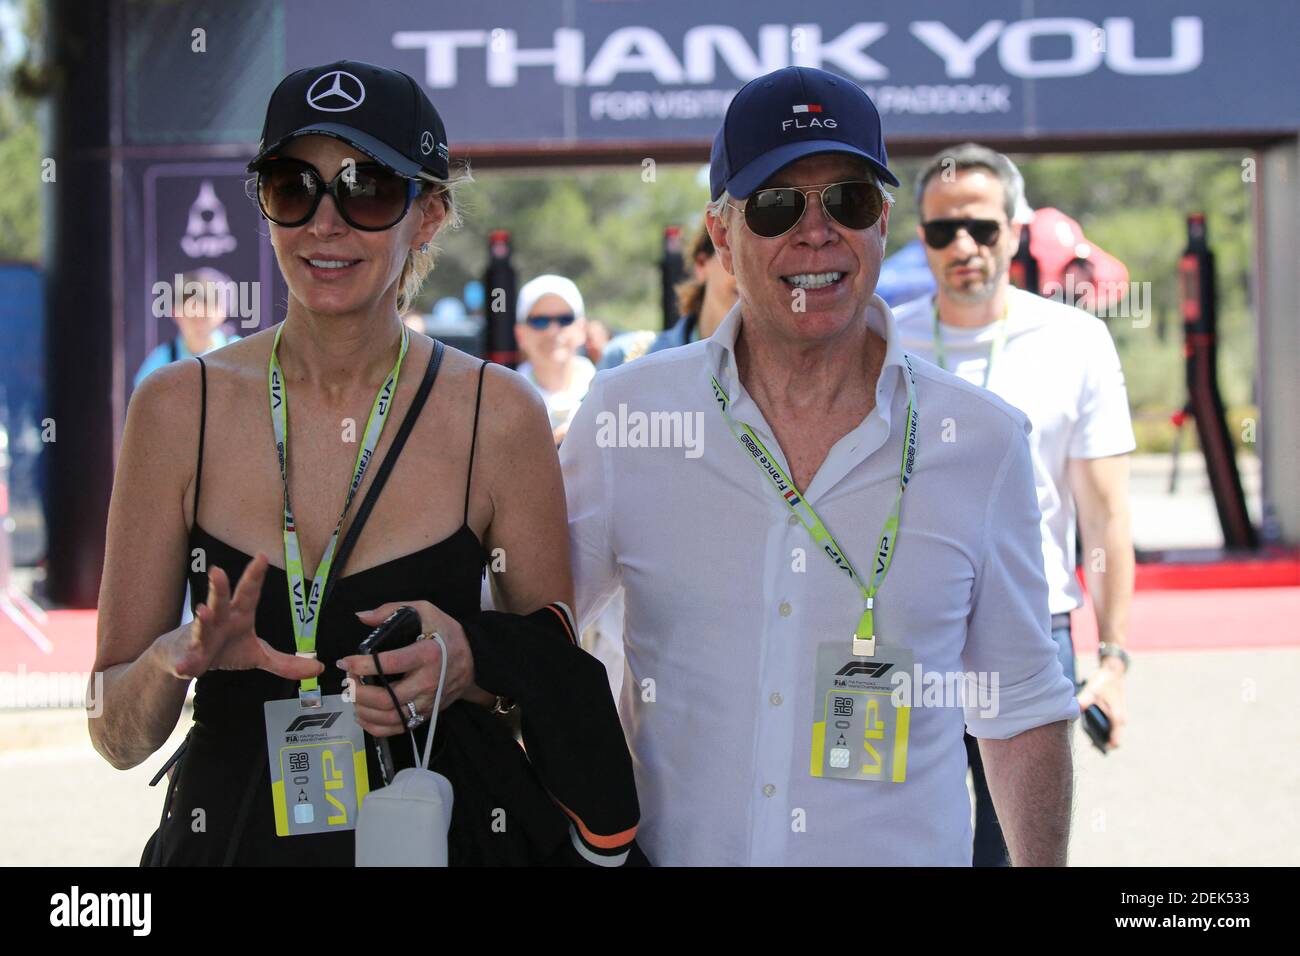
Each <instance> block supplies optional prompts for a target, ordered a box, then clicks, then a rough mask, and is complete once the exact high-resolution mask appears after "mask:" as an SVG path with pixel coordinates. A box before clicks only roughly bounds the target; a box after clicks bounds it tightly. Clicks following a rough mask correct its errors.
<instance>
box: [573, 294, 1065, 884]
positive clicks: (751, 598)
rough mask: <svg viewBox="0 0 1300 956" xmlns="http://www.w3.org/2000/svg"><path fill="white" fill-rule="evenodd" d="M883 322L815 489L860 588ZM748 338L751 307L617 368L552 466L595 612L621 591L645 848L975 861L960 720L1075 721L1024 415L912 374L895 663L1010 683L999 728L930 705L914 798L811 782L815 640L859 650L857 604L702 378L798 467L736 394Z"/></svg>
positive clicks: (879, 520) (902, 791) (878, 507)
mask: <svg viewBox="0 0 1300 956" xmlns="http://www.w3.org/2000/svg"><path fill="white" fill-rule="evenodd" d="M866 320H867V322H868V323H869V325H870V327H871V328H872V329H874V330H875V331H876V332H878V333H879V334H880V335H882V336H883V337H884V338H885V340H886V342H887V352H886V357H885V362H884V367H883V369H882V371H881V374H880V378H879V383H878V385H877V388H876V407H875V409H874V410H873V411H872V412H871V413H870V414H869V415H867V417H866V418H865V419H864V420H863V421H862V422H861V423H860V424H859V425H858V426H857V427H856V428H854V429H853V430H852V431H850V432H849V433H848V434H846V435H844V436H843V437H842V438H841V439H840V440H839V441H838V442H836V443H835V445H834V446H833V447H832V448H831V450H830V452H829V454H828V455H827V456H826V460H825V461H824V462H823V463H822V465H821V467H820V468H819V469H818V471H817V474H816V476H815V477H814V478H813V480H812V483H811V484H810V485H809V486H808V488H806V489H804V494H803V496H804V498H805V499H807V500H808V501H809V502H810V503H811V504H812V506H813V507H814V508H815V509H816V510H817V512H818V513H819V514H820V515H821V518H822V520H823V521H824V522H825V523H826V525H827V527H828V528H829V529H830V531H831V533H832V534H833V535H835V537H836V539H837V540H838V541H839V543H840V545H841V546H842V547H843V549H844V550H845V551H846V552H847V554H848V556H849V558H850V560H851V561H852V562H853V564H854V566H855V567H856V568H857V569H858V570H859V571H860V572H861V573H863V574H868V573H869V572H870V570H871V568H872V563H873V560H874V550H875V545H876V541H877V539H878V537H879V535H880V531H881V528H882V526H883V524H884V521H885V517H886V515H887V513H888V511H889V508H890V506H891V504H892V502H893V497H894V492H895V489H896V488H897V486H898V473H899V464H900V461H901V456H902V451H903V425H904V423H905V421H906V406H907V394H906V385H905V384H904V376H905V375H906V371H905V367H904V364H903V353H902V350H901V347H900V345H899V341H898V334H897V331H896V330H895V328H894V323H893V318H892V316H891V315H890V312H889V308H888V306H886V305H885V303H884V302H883V301H882V300H881V299H880V298H878V297H873V298H872V300H871V302H870V305H869V306H868V309H867V317H866ZM741 322H742V317H741V315H740V306H739V305H738V306H737V307H736V308H734V309H733V310H732V311H731V313H730V314H729V315H728V316H727V318H726V319H725V320H724V322H723V323H722V325H721V326H720V327H719V328H718V330H717V331H716V332H715V333H714V335H713V336H712V337H711V338H709V339H707V340H704V341H700V342H696V343H693V344H691V345H686V346H683V347H680V348H675V349H669V350H665V351H662V352H657V353H655V354H653V355H649V356H647V357H645V358H643V359H640V360H638V361H636V362H634V363H631V364H629V365H625V366H622V367H620V368H617V369H612V370H610V371H608V372H602V373H601V374H600V375H598V376H597V378H596V380H595V382H594V383H593V386H592V388H591V391H590V393H589V394H588V397H587V399H586V401H585V402H584V403H583V405H582V408H581V409H580V410H579V412H578V415H577V416H576V417H575V419H574V421H573V424H572V425H571V426H570V429H569V433H568V437H567V438H566V439H565V441H564V444H563V445H562V447H561V451H560V459H561V463H562V465H563V468H564V477H565V486H566V493H567V497H568V510H569V526H570V535H571V541H572V551H573V560H574V571H575V583H576V586H577V603H578V613H579V616H580V618H582V620H583V622H584V623H585V622H586V621H590V620H591V619H592V617H593V616H594V615H595V614H596V613H598V612H599V610H600V609H601V607H602V606H603V605H604V604H605V602H606V601H608V600H609V598H610V596H611V595H612V594H613V593H614V592H615V591H616V590H617V589H618V587H619V586H620V585H622V586H623V587H624V588H625V589H626V612H625V623H624V632H623V638H624V651H625V671H624V680H623V691H622V696H621V701H620V712H621V713H622V717H623V721H624V727H625V729H626V731H627V735H628V743H629V747H630V749H631V751H632V756H633V761H634V765H635V769H636V776H637V787H638V793H639V796H640V801H641V810H642V824H641V829H640V832H639V835H638V839H639V840H640V842H641V845H642V846H643V848H644V849H645V851H646V853H647V855H648V856H649V857H650V859H651V861H652V862H654V863H656V864H659V865H688V864H715V865H747V864H753V865H777V864H795V865H816V864H847V865H858V864H880V865H900V864H904V865H906V864H926V865H933V864H950V865H969V864H970V861H971V827H970V806H969V800H968V796H967V791H966V783H965V778H966V752H965V748H964V746H963V744H962V731H963V729H964V727H968V728H969V729H970V732H971V733H973V734H974V735H976V736H978V737H990V738H1007V737H1011V736H1014V735H1016V734H1019V733H1021V732H1023V731H1026V730H1029V729H1031V728H1033V727H1037V726H1040V725H1043V724H1047V723H1052V722H1055V721H1060V720H1069V719H1073V718H1076V717H1077V716H1078V706H1077V705H1076V704H1075V701H1074V694H1073V688H1072V687H1071V685H1070V683H1069V681H1068V680H1066V678H1065V677H1064V676H1063V675H1062V673H1061V667H1060V664H1059V663H1058V662H1057V656H1056V648H1055V645H1054V644H1053V643H1052V640H1051V637H1050V629H1049V614H1048V609H1047V586H1046V582H1045V579H1044V575H1043V561H1042V550H1041V544H1040V540H1039V528H1038V525H1039V513H1038V505H1037V501H1036V498H1035V493H1034V480H1033V474H1032V471H1031V468H1030V459H1029V446H1028V442H1027V440H1026V433H1027V431H1028V425H1027V422H1026V419H1025V416H1024V415H1023V414H1021V413H1020V412H1018V411H1016V410H1015V409H1014V408H1012V407H1011V406H1009V405H1007V404H1006V403H1005V402H1003V401H1002V400H1000V399H998V398H997V397H996V396H994V395H992V394H990V393H988V392H985V391H983V390H982V389H979V388H976V387H974V386H972V385H968V384H967V383H965V382H963V381H961V380H960V379H958V378H957V377H955V376H953V375H950V374H948V373H946V372H943V371H940V370H939V369H937V368H935V367H934V366H932V365H928V364H926V363H921V362H914V363H913V364H914V366H915V367H916V390H917V404H918V411H919V415H920V423H919V430H918V449H917V458H916V467H915V471H914V472H913V476H912V479H911V481H910V483H909V485H908V488H907V492H906V494H905V496H904V500H903V508H902V520H901V523H900V529H899V536H898V539H897V545H896V547H895V553H894V558H893V564H892V567H891V569H890V571H889V575H888V577H887V578H886V580H885V582H884V584H883V585H882V586H881V588H880V591H879V593H878V594H877V596H876V601H875V621H876V632H877V641H878V644H879V645H880V646H881V647H882V648H883V647H887V646H889V645H890V644H891V643H896V644H899V645H905V646H906V647H907V648H908V649H910V651H911V653H912V655H913V656H914V658H915V661H916V664H917V665H919V666H920V667H921V668H923V670H924V672H925V673H929V672H937V673H939V674H956V673H959V672H983V673H984V674H986V675H996V677H997V680H998V691H999V693H998V696H997V703H998V712H997V714H996V715H993V714H991V713H989V712H988V711H989V708H987V707H985V708H983V709H981V708H980V707H979V706H978V704H977V702H974V701H972V702H971V703H970V706H967V707H962V706H961V705H960V704H958V705H956V706H951V705H950V706H942V704H943V703H944V701H942V700H939V699H934V700H932V703H933V704H936V706H919V705H920V704H921V703H922V701H921V700H920V699H914V700H913V708H912V712H911V731H910V735H909V744H908V766H907V777H906V780H905V782H903V783H897V784H894V783H879V782H874V781H873V782H863V781H853V780H837V779H830V778H815V777H812V776H811V775H810V774H809V754H810V748H811V740H812V724H813V715H814V697H815V695H814V687H813V683H814V670H815V657H816V652H817V645H818V643H819V642H821V641H825V640H840V641H843V643H844V647H845V651H846V654H847V653H848V652H849V650H850V642H851V637H852V634H853V629H854V627H855V625H856V624H857V622H858V618H859V617H860V616H861V614H862V610H863V600H862V595H861V592H860V591H859V590H858V589H857V588H856V587H854V586H853V585H852V584H851V582H850V581H848V580H847V579H846V577H845V575H844V574H843V572H841V571H839V570H837V569H836V568H835V566H834V565H833V564H832V562H831V561H830V560H828V559H827V557H826V556H825V555H824V554H822V553H821V549H820V548H819V547H818V546H817V545H815V544H814V543H813V542H812V540H811V538H810V537H809V536H808V534H807V532H806V531H805V530H804V528H803V527H802V525H800V524H797V523H794V522H791V521H789V515H790V512H789V510H788V508H787V506H786V504H785V503H784V502H783V501H782V500H781V498H780V497H779V495H778V494H777V493H776V492H775V490H774V489H773V488H772V487H771V486H770V484H769V482H768V479H767V478H766V476H765V475H764V474H763V473H762V472H760V470H759V469H758V468H757V467H755V463H754V461H753V459H752V458H751V457H750V455H749V454H748V453H747V452H746V451H745V450H744V449H743V448H742V447H741V446H740V445H739V443H738V442H737V440H736V438H735V437H734V436H733V434H732V433H731V431H730V430H729V428H728V426H727V424H726V422H725V420H724V419H723V417H722V415H721V414H720V412H719V410H718V407H717V405H716V403H715V401H714V398H713V393H712V389H711V387H710V382H709V376H710V374H716V375H717V376H718V380H719V382H720V383H721V384H722V386H723V388H724V389H726V391H727V393H728V394H729V395H730V397H731V399H732V406H731V413H732V415H733V417H734V418H735V419H736V420H737V421H743V422H747V423H748V424H749V425H750V426H751V427H752V428H753V429H754V431H755V432H756V433H757V434H758V435H759V437H760V438H761V439H762V440H763V442H764V444H765V445H766V446H767V448H768V450H769V451H770V452H771V453H772V454H773V455H774V456H775V457H776V458H777V459H778V460H779V461H780V463H781V465H782V467H784V468H785V469H786V472H787V474H788V473H789V468H788V464H787V462H786V460H785V457H784V455H783V453H782V451H781V449H780V447H779V445H778V443H777V441H776V438H775V436H774V435H773V433H772V429H771V427H770V426H769V425H768V424H767V422H766V421H764V419H763V415H762V413H761V412H760V411H759V408H758V406H757V405H756V404H755V403H754V401H753V400H752V399H751V398H750V397H749V395H748V394H747V393H746V391H745V388H744V387H743V385H742V384H741V383H740V380H739V376H738V375H737V371H736V360H735V351H734V346H735V342H736V338H737V335H738V333H739V331H740V327H741ZM656 413H658V414H656ZM919 696H920V695H919V694H918V695H917V697H918V698H919Z"/></svg>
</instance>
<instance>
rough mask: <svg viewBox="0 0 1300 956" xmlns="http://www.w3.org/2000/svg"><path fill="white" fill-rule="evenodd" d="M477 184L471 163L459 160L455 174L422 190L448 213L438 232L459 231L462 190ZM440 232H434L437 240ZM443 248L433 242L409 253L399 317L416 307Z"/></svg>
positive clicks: (400, 287) (401, 284)
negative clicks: (416, 300) (433, 196)
mask: <svg viewBox="0 0 1300 956" xmlns="http://www.w3.org/2000/svg"><path fill="white" fill-rule="evenodd" d="M473 181H474V176H473V174H471V172H470V169H469V163H468V162H467V161H463V160H462V161H458V162H456V163H453V164H452V167H451V174H450V175H449V176H448V177H447V178H446V179H445V180H441V181H439V182H436V183H435V182H430V183H428V184H427V185H426V186H425V187H424V189H422V190H421V191H420V196H419V197H417V199H419V198H423V197H424V196H427V195H429V194H430V192H432V193H433V194H434V195H435V196H436V198H438V199H441V200H442V207H443V209H445V210H446V211H447V215H446V216H445V217H444V218H443V220H442V224H441V225H440V226H439V227H438V232H439V233H440V232H442V231H443V230H444V229H459V228H460V226H461V223H462V222H463V221H464V220H463V219H462V217H461V212H460V206H461V202H460V198H459V195H460V191H461V190H462V189H464V188H465V187H466V186H467V185H469V184H470V183H472V182H473ZM437 235H438V233H434V238H435V239H436V238H437ZM438 252H439V248H438V246H437V245H435V244H434V242H433V240H432V239H431V240H429V242H428V243H427V244H426V246H425V247H424V248H420V249H411V250H409V251H408V252H407V253H406V262H404V263H403V264H402V274H401V275H400V276H398V279H397V314H398V315H405V314H406V311H407V310H408V309H410V307H411V306H412V304H414V302H415V299H416V296H418V295H419V294H420V289H421V288H422V287H423V286H424V280H425V279H426V278H428V276H429V273H430V272H432V271H433V266H434V263H435V262H437V260H438Z"/></svg>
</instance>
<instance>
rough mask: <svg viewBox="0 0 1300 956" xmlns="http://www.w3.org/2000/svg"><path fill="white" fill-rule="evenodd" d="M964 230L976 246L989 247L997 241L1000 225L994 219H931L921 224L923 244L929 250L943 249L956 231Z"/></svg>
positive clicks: (954, 236)
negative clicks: (923, 237)
mask: <svg viewBox="0 0 1300 956" xmlns="http://www.w3.org/2000/svg"><path fill="white" fill-rule="evenodd" d="M958 229H964V230H966V234H967V235H968V236H970V237H971V239H973V240H974V241H975V244H976V245H977V246H991V245H992V244H993V243H995V242H997V241H998V235H999V233H1001V232H1002V224H1001V223H1000V222H998V221H997V220H996V219H931V220H930V221H929V222H923V223H921V231H922V233H923V234H924V235H925V244H926V245H927V246H929V247H930V248H931V249H944V248H946V247H947V246H948V245H949V244H950V243H951V242H952V241H953V240H954V239H956V238H957V230H958Z"/></svg>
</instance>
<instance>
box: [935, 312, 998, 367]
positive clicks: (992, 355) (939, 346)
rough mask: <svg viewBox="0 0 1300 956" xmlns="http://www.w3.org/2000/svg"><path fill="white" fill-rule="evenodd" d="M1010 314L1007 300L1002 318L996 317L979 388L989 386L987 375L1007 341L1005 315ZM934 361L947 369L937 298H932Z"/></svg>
mask: <svg viewBox="0 0 1300 956" xmlns="http://www.w3.org/2000/svg"><path fill="white" fill-rule="evenodd" d="M1010 314H1011V303H1010V302H1008V303H1007V305H1006V308H1005V309H1003V310H1002V318H1000V319H998V322H997V325H998V327H997V329H996V330H995V331H994V333H993V344H992V345H990V346H989V364H988V365H986V366H984V381H983V382H982V383H981V385H980V387H981V388H988V387H989V376H990V375H992V374H993V361H994V360H995V359H996V358H997V357H998V353H999V352H1001V351H1002V346H1003V345H1005V344H1006V342H1007V316H1009V315H1010ZM934 362H935V364H936V365H938V366H939V368H941V369H944V370H945V371H947V369H948V365H947V363H946V362H945V361H944V354H943V332H942V330H941V329H940V327H939V300H938V299H937V298H936V299H935V300H934Z"/></svg>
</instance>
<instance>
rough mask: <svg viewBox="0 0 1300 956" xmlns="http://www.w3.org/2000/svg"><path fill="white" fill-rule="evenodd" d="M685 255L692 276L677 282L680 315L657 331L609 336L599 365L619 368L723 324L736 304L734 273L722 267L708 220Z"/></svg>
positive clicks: (706, 332)
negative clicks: (672, 322)
mask: <svg viewBox="0 0 1300 956" xmlns="http://www.w3.org/2000/svg"><path fill="white" fill-rule="evenodd" d="M684 259H685V260H686V265H687V267H688V268H689V269H690V270H691V276H690V278H688V279H686V280H684V281H682V282H679V283H678V284H677V290H676V291H677V312H678V314H679V315H681V318H680V319H678V320H677V322H676V323H675V324H674V325H673V326H672V328H668V329H665V330H664V331H662V332H660V333H658V334H657V335H656V334H655V333H653V332H626V333H624V334H623V335H620V336H617V337H616V338H614V339H612V340H611V341H610V343H609V344H608V345H607V346H606V347H605V352H604V354H603V356H602V357H601V359H600V363H599V367H600V368H601V369H607V368H618V367H619V366H620V365H622V364H624V363H625V362H631V361H632V360H634V359H639V358H640V357H641V356H643V355H649V354H650V353H651V352H658V351H661V350H663V349H671V348H675V347H677V346H679V345H687V344H689V343H691V342H696V341H699V340H700V339H707V338H708V337H709V336H710V335H712V334H713V333H714V332H715V331H716V330H717V328H718V326H719V325H721V324H722V320H723V319H725V318H726V317H727V313H728V312H730V311H731V308H732V306H734V305H735V304H736V298H737V293H736V277H735V276H733V275H732V274H731V273H730V272H728V271H727V270H726V269H724V268H723V267H722V262H721V261H720V260H719V259H718V256H717V253H716V251H715V250H714V248H713V240H712V239H711V238H709V227H708V223H707V222H705V223H704V224H703V225H701V226H700V229H699V232H697V233H696V234H695V240H694V241H693V242H692V243H691V245H690V248H689V249H687V250H686V254H685V256H684Z"/></svg>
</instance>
